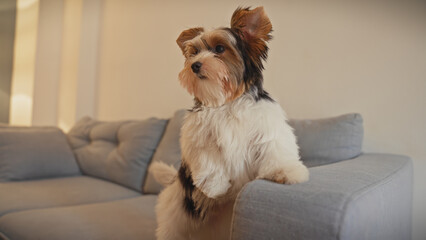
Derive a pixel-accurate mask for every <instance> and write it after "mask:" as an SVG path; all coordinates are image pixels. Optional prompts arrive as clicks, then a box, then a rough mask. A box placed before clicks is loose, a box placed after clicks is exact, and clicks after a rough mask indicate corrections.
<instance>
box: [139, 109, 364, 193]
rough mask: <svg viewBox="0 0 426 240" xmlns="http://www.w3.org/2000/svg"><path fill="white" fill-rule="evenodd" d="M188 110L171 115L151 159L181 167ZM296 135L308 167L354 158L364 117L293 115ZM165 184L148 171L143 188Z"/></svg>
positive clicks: (154, 189)
mask: <svg viewBox="0 0 426 240" xmlns="http://www.w3.org/2000/svg"><path fill="white" fill-rule="evenodd" d="M185 112H186V110H179V111H177V112H176V113H175V115H174V116H173V117H172V118H171V119H170V121H169V124H168V126H167V129H166V131H165V133H164V137H163V139H162V140H161V142H160V144H159V146H158V148H157V151H156V153H155V155H154V157H153V159H152V161H153V162H154V161H162V162H164V163H166V164H168V165H173V166H174V167H175V168H179V166H180V161H181V150H180V145H179V138H180V128H181V126H182V122H183V119H184V116H185ZM288 123H289V124H290V126H292V127H293V129H294V133H295V135H296V137H297V142H298V145H299V150H300V155H301V159H302V161H303V162H304V163H305V165H306V166H308V167H314V166H320V165H324V164H330V163H334V162H337V161H341V160H346V159H351V158H354V157H356V156H358V155H360V154H361V152H362V140H363V120H362V117H361V115H360V114H357V113H353V114H345V115H342V116H338V117H331V118H324V119H313V120H305V119H291V120H289V122H288ZM162 189H163V187H162V186H161V185H160V184H158V183H157V182H156V181H155V179H154V178H153V176H152V173H150V172H149V171H148V175H147V179H146V181H145V184H144V192H145V193H151V194H156V193H159V192H160V191H161V190H162Z"/></svg>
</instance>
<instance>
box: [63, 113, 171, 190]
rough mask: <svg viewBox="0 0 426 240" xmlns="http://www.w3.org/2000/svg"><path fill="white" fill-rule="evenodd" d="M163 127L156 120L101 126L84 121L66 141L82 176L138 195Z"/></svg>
mask: <svg viewBox="0 0 426 240" xmlns="http://www.w3.org/2000/svg"><path fill="white" fill-rule="evenodd" d="M166 124H167V120H164V119H157V118H150V119H147V120H143V121H122V122H100V121H95V120H93V119H91V118H89V117H85V118H83V119H81V120H80V121H79V122H77V123H76V124H75V126H74V127H73V128H72V129H71V130H70V131H69V133H68V139H69V142H70V144H71V147H72V149H73V150H74V154H75V156H76V158H77V162H78V164H79V166H80V168H81V170H82V172H83V173H84V174H86V175H89V176H93V177H98V178H101V179H105V180H109V181H111V182H114V183H118V184H121V185H123V186H126V187H129V188H131V189H134V190H136V191H139V192H141V191H142V182H143V180H144V179H145V174H146V171H147V167H148V164H149V162H150V161H151V158H152V155H153V153H154V151H155V149H156V147H157V145H158V142H159V141H160V139H161V137H162V135H163V132H164V129H165V126H166Z"/></svg>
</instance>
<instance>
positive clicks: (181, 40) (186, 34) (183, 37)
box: [176, 27, 204, 54]
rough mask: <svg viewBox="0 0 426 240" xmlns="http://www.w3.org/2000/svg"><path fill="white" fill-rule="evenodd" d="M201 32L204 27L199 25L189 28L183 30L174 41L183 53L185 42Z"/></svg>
mask: <svg viewBox="0 0 426 240" xmlns="http://www.w3.org/2000/svg"><path fill="white" fill-rule="evenodd" d="M202 32H204V28H201V27H198V28H190V29H187V30H185V31H183V32H182V33H181V34H180V35H179V37H178V39H177V40H176V43H177V44H178V45H179V47H180V49H181V50H182V53H183V54H185V42H186V41H188V40H191V39H193V38H194V37H196V36H198V35H199V34H200V33H202Z"/></svg>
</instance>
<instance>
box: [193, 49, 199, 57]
mask: <svg viewBox="0 0 426 240" xmlns="http://www.w3.org/2000/svg"><path fill="white" fill-rule="evenodd" d="M199 52H200V51H199V50H198V48H194V50H193V51H192V55H194V56H195V55H197V54H198V53H199Z"/></svg>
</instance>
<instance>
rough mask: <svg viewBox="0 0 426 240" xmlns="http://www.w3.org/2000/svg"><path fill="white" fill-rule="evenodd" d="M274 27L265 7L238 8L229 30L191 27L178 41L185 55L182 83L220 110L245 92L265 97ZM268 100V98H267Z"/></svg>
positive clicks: (206, 102) (191, 92)
mask: <svg viewBox="0 0 426 240" xmlns="http://www.w3.org/2000/svg"><path fill="white" fill-rule="evenodd" d="M271 31H272V24H271V22H270V21H269V18H268V17H267V16H266V14H265V12H264V10H263V7H258V8H255V9H253V10H250V9H249V8H238V9H237V10H235V12H234V14H233V15H232V19H231V27H230V28H218V29H214V30H212V31H204V29H203V28H191V29H188V30H185V31H183V32H182V33H181V34H180V36H179V37H178V39H177V40H176V42H177V44H178V45H179V47H180V48H181V49H182V52H183V55H184V56H185V58H186V60H185V66H184V68H183V70H182V71H181V72H180V74H179V80H180V82H181V84H182V86H183V87H185V88H186V89H187V90H188V92H189V93H190V94H192V95H194V97H195V99H196V100H197V101H198V102H200V103H201V104H202V105H204V106H209V107H218V106H221V105H223V104H225V103H227V102H230V101H233V100H235V99H237V98H238V97H239V96H241V95H242V94H244V93H245V92H249V91H251V92H253V93H254V95H256V96H255V97H259V94H263V88H262V81H263V77H262V70H263V64H262V60H266V58H267V53H268V47H267V45H266V42H267V41H269V40H270V39H271V38H272V37H271V35H270V33H271ZM268 98H269V97H268Z"/></svg>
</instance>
